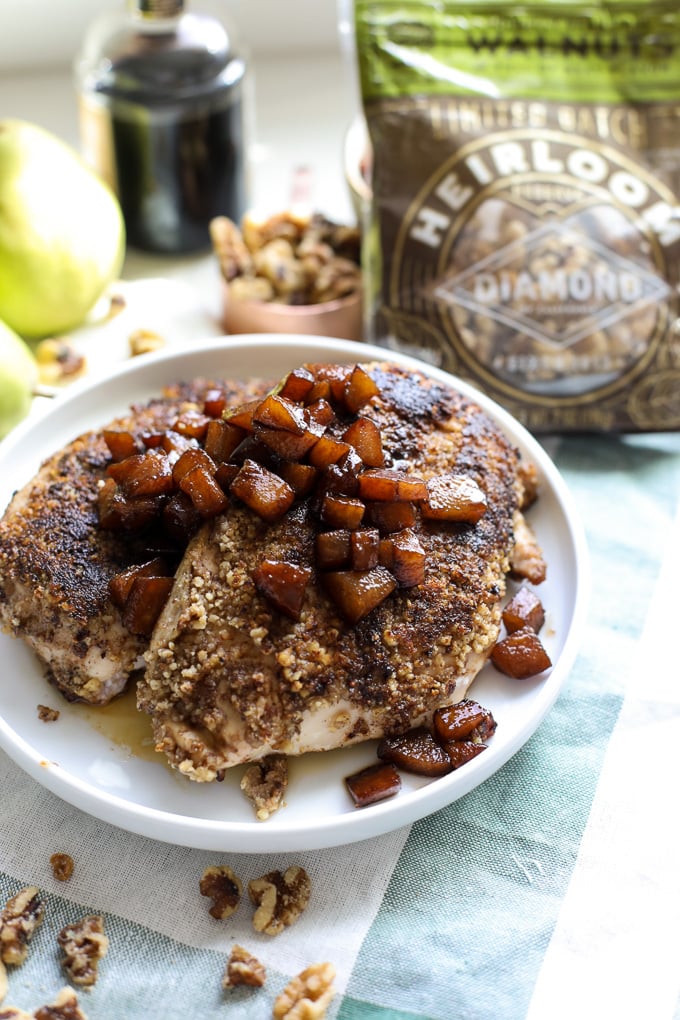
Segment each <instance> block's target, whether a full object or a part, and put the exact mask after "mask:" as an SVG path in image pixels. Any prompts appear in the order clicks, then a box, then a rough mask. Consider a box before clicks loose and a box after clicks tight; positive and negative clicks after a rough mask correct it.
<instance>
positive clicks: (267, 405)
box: [252, 393, 307, 436]
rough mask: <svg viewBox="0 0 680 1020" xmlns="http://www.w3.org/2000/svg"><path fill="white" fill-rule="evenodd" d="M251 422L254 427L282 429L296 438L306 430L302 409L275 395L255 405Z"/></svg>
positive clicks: (271, 394) (290, 401) (270, 395)
mask: <svg viewBox="0 0 680 1020" xmlns="http://www.w3.org/2000/svg"><path fill="white" fill-rule="evenodd" d="M252 420H253V423H254V424H255V425H264V426H265V427H266V428H271V429H283V431H284V432H293V433H294V434H295V435H296V436H300V435H302V433H303V432H305V431H306V428H307V425H306V422H305V417H304V414H303V410H302V408H301V407H300V406H299V405H298V404H294V403H293V401H292V400H287V399H286V397H282V396H280V395H277V394H276V393H270V394H269V396H267V397H265V398H264V400H262V401H261V402H260V403H259V404H258V405H257V407H256V408H255V410H254V411H253V418H252Z"/></svg>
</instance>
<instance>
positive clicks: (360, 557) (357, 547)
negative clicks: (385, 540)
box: [350, 528, 380, 570]
mask: <svg viewBox="0 0 680 1020" xmlns="http://www.w3.org/2000/svg"><path fill="white" fill-rule="evenodd" d="M379 547H380V535H379V534H378V530H377V529H376V528H359V530H358V531H352V532H350V566H351V568H352V570H372V569H373V567H377V566H378V550H379Z"/></svg>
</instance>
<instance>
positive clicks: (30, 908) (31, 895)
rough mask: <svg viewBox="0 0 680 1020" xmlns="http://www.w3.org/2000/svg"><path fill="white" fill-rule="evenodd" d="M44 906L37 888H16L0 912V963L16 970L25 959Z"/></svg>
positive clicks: (30, 886)
mask: <svg viewBox="0 0 680 1020" xmlns="http://www.w3.org/2000/svg"><path fill="white" fill-rule="evenodd" d="M44 913H45V904H44V903H43V901H42V900H41V899H40V890H39V889H38V888H37V886H34V885H28V886H26V887H25V888H24V889H20V890H19V892H18V893H16V895H15V896H12V897H11V898H10V899H9V900H7V903H6V904H5V906H4V908H3V910H2V913H0V960H2V962H3V963H6V964H8V965H9V966H12V967H18V966H19V965H20V964H22V963H23V962H24V960H25V959H26V957H27V956H28V944H29V942H30V941H31V939H32V938H33V935H34V933H35V931H36V929H37V928H38V926H39V925H40V922H41V921H42V919H43V914H44Z"/></svg>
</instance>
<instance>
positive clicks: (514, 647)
mask: <svg viewBox="0 0 680 1020" xmlns="http://www.w3.org/2000/svg"><path fill="white" fill-rule="evenodd" d="M491 661H492V662H493V664H494V666H495V667H496V669H497V670H499V671H500V672H501V673H505V675H506V676H511V677H513V678H514V679H516V680H524V679H526V678H527V677H531V676H536V675H537V674H538V673H542V672H543V671H544V670H546V669H549V668H550V666H551V665H552V663H551V661H550V658H549V656H548V653H547V652H546V650H545V648H544V647H543V645H542V644H541V641H540V639H539V637H538V635H537V634H536V633H535V631H533V630H532V629H531V628H530V627H521V628H520V629H519V630H516V631H514V632H513V633H512V634H508V636H507V637H506V638H503V640H502V641H499V642H498V643H497V644H496V645H494V647H493V648H492V650H491Z"/></svg>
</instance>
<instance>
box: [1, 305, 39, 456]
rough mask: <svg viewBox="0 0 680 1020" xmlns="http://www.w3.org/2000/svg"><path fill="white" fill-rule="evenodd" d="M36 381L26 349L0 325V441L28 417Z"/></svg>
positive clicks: (35, 373)
mask: <svg viewBox="0 0 680 1020" xmlns="http://www.w3.org/2000/svg"><path fill="white" fill-rule="evenodd" d="M37 380H38V366H37V364H36V360H35V358H34V357H33V354H32V353H31V351H30V350H29V348H28V345H27V344H25V343H24V341H23V340H22V339H21V338H20V337H18V336H17V335H16V333H15V332H14V331H13V330H11V329H10V328H9V326H6V325H5V324H4V322H0V439H2V437H3V436H6V435H7V433H8V432H9V430H10V429H11V428H14V426H15V425H16V424H18V422H20V421H21V419H22V418H25V417H26V415H27V414H28V412H29V409H30V406H31V400H32V397H33V387H34V386H35V384H36V382H37Z"/></svg>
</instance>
